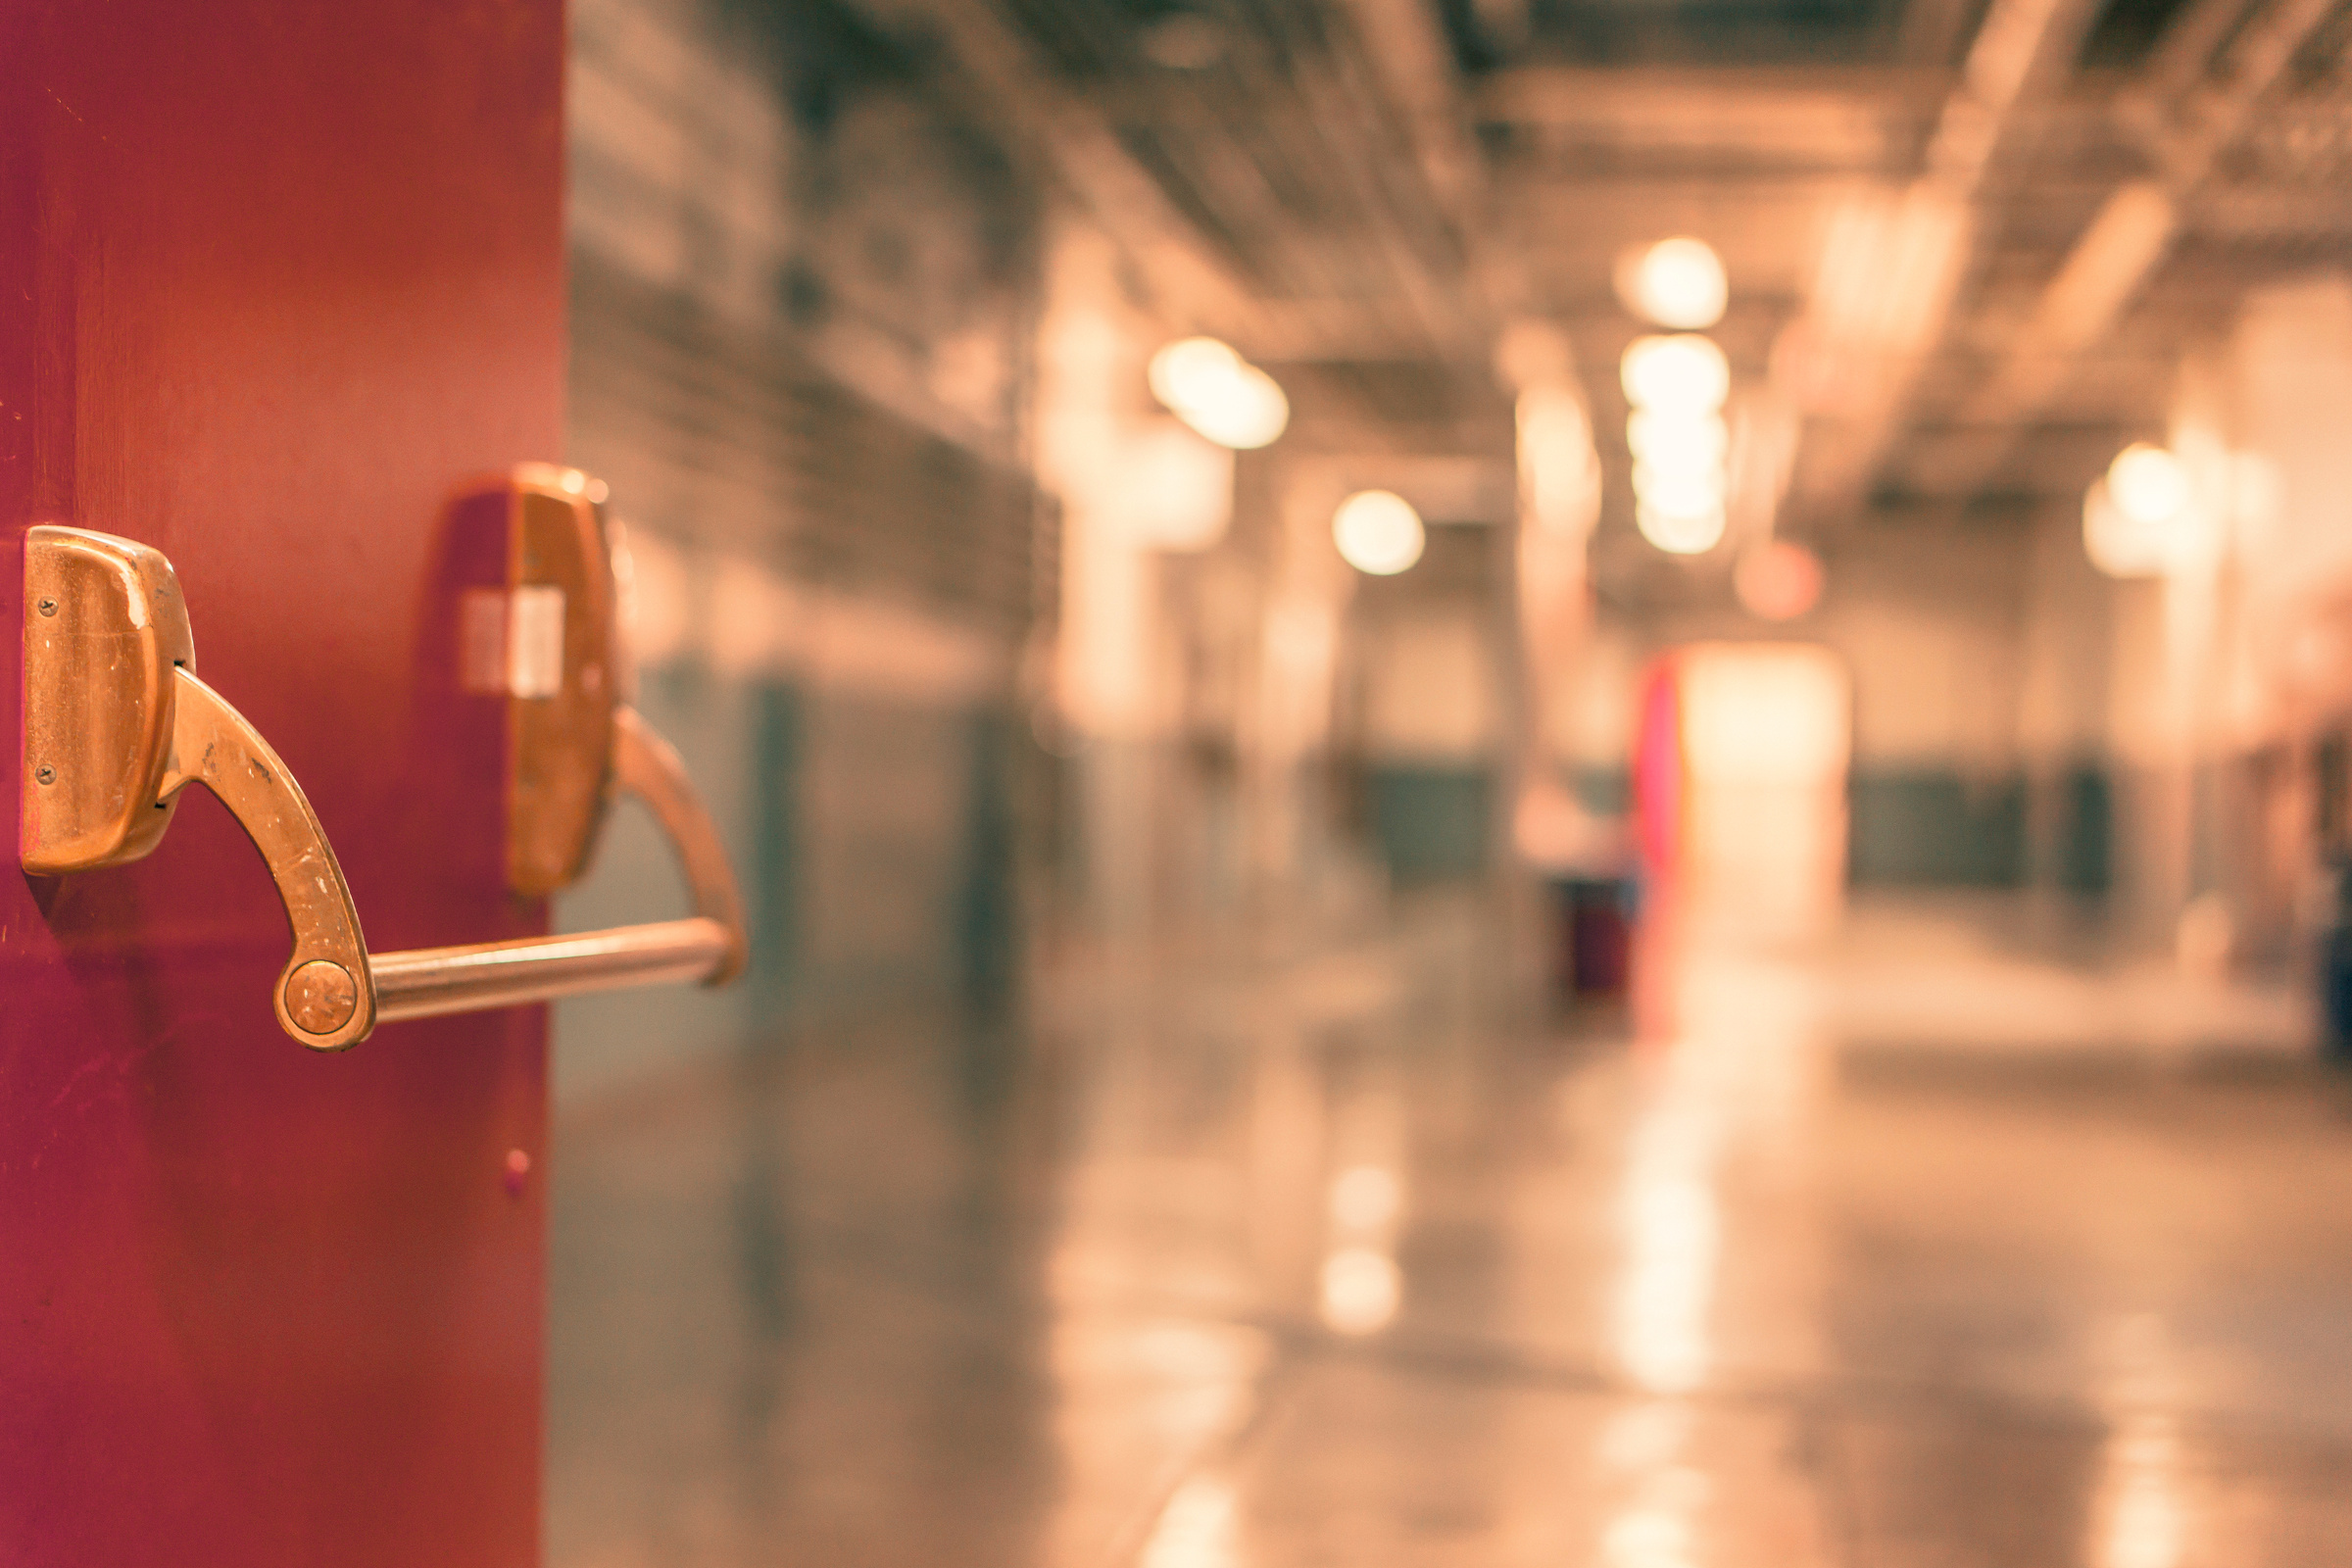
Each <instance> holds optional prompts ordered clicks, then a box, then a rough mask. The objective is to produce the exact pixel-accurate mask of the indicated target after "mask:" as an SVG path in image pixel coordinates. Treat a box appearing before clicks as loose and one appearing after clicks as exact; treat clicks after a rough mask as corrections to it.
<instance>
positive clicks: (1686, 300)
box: [1617, 235, 1731, 331]
mask: <svg viewBox="0 0 2352 1568" xmlns="http://www.w3.org/2000/svg"><path fill="white" fill-rule="evenodd" d="M1617 291H1618V294H1619V295H1620V296H1621V297H1622V298H1623V299H1624V301H1625V303H1626V305H1627V307H1628V308H1629V309H1631V310H1632V311H1633V312H1634V314H1635V315H1637V316H1640V317H1641V318H1642V319H1644V320H1648V321H1654V322H1655V323H1657V324H1658V325H1659V326H1672V327H1679V328H1681V329H1683V330H1684V331H1691V330H1694V329H1696V328H1699V327H1705V326H1713V325H1714V324H1715V323H1716V322H1717V321H1720V320H1722V319H1723V312H1724V308H1725V306H1727V305H1728V304H1730V303H1731V283H1730V280H1729V279H1727V278H1726V277H1725V276H1724V273H1723V259H1722V258H1721V257H1719V256H1717V255H1716V254H1715V248H1714V247H1713V246H1711V245H1709V244H1708V243H1707V242H1706V241H1705V240H1703V239H1692V238H1691V237H1690V236H1689V235H1683V236H1680V237H1678V238H1675V239H1662V240H1660V241H1658V242H1657V243H1656V244H1655V245H1652V246H1650V247H1648V248H1647V249H1645V250H1641V251H1637V252H1635V253H1633V255H1632V257H1631V258H1630V261H1629V263H1628V264H1627V265H1623V266H1621V267H1620V268H1619V270H1618V290H1617Z"/></svg>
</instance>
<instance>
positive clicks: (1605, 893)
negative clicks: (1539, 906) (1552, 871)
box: [1551, 876, 1634, 1002]
mask: <svg viewBox="0 0 2352 1568" xmlns="http://www.w3.org/2000/svg"><path fill="white" fill-rule="evenodd" d="M1551 888H1552V898H1553V901H1554V904H1555V907H1557V909H1558V910H1559V916H1560V922H1559V936H1560V943H1559V949H1558V957H1557V963H1556V966H1555V969H1554V975H1553V980H1554V985H1555V986H1556V988H1557V993H1558V995H1559V998H1560V1000H1561V1001H1562V1002H1594V1001H1601V1000H1605V999H1607V998H1611V997H1620V996H1623V995H1624V994H1625V985H1626V977H1627V973H1628V970H1629V968H1630V960H1631V956H1632V952H1633V929H1634V884H1633V880H1632V879H1631V878H1630V877H1621V876H1578V877H1562V878H1559V879H1557V880H1555V881H1554V882H1553V883H1552V885H1551Z"/></svg>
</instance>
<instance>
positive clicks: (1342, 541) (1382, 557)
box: [1331, 490, 1426, 577]
mask: <svg viewBox="0 0 2352 1568" xmlns="http://www.w3.org/2000/svg"><path fill="white" fill-rule="evenodd" d="M1331 537H1332V539H1333V542H1335V543H1336V544H1338V546H1339V547H1340V559H1341V560H1343V561H1345V562H1347V563H1348V564H1349V565H1350V566H1353V567H1354V568H1355V569H1356V570H1358V571H1361V572H1367V573H1369V574H1370V575H1372V576H1375V577H1393V576H1395V575H1396V574H1397V572H1400V571H1403V570H1404V569H1406V568H1407V567H1409V566H1410V565H1412V564H1413V563H1414V562H1416V561H1419V560H1420V559H1421V547H1422V545H1423V543H1424V542H1425V539H1426V534H1425V532H1424V530H1423V529H1422V526H1421V514H1419V513H1418V512H1415V511H1414V510H1413V504H1412V503H1411V502H1409V501H1407V500H1405V499H1404V497H1402V496H1400V495H1398V494H1397V493H1396V492H1395V491H1393V490H1359V491H1357V492H1356V493H1355V494H1354V495H1351V496H1349V497H1348V499H1347V500H1345V501H1343V502H1341V503H1340V510H1339V511H1338V512H1336V513H1334V514H1333V515H1332V518H1331Z"/></svg>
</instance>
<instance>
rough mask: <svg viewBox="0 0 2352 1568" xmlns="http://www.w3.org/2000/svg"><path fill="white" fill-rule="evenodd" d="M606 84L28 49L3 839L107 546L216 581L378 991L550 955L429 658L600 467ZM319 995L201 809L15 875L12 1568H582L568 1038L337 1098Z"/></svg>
mask: <svg viewBox="0 0 2352 1568" xmlns="http://www.w3.org/2000/svg"><path fill="white" fill-rule="evenodd" d="M562 56H563V18H562V15H561V12H560V9H559V7H558V6H557V5H556V4H555V3H553V0H540V3H518V0H446V3H440V4H428V3H422V0H404V3H401V4H355V3H351V0H138V3H125V0H111V3H110V0H9V3H7V4H0V733H5V734H6V735H7V736H8V737H9V738H10V745H11V748H12V749H11V752H10V759H11V760H10V765H7V766H0V823H5V824H7V825H9V826H10V827H11V828H12V829H13V825H14V824H15V823H16V821H17V819H18V810H19V805H18V800H17V793H18V789H19V783H18V769H17V767H16V765H15V763H14V751H13V747H14V744H15V738H16V737H17V736H18V735H19V733H20V727H21V711H20V709H21V704H20V684H21V674H20V659H21V652H20V651H21V634H20V627H21V624H22V619H21V617H22V615H23V613H24V607H23V605H22V604H20V603H19V601H20V599H21V598H22V592H21V584H22V580H23V577H22V571H21V567H20V564H19V559H18V558H19V553H20V550H21V545H22V540H23V536H24V533H25V528H26V527H27V526H29V525H31V524H34V523H40V522H62V523H72V524H76V525H79V526H82V527H87V528H95V529H99V530H103V531H105V532H109V533H116V534H123V535H127V536H129V537H131V538H133V539H137V540H141V541H144V542H147V543H150V544H153V545H156V546H158V547H160V548H161V549H162V550H163V551H164V552H165V553H166V554H167V555H169V556H170V557H171V559H172V564H174V565H175V566H176V567H177V570H178V575H179V582H180V585H181V587H182V588H183V589H184V591H185V599H186V603H187V605H188V608H189V612H190V617H191V620H192V622H193V627H194V633H195V643H196V649H197V654H198V657H199V659H200V661H201V668H202V670H203V674H204V678H205V679H206V680H207V681H208V682H209V683H210V684H211V685H213V686H214V687H216V688H217V689H219V690H220V691H221V693H222V694H223V695H224V696H226V697H227V698H228V699H229V700H230V701H231V702H233V703H234V704H235V705H236V706H237V707H238V708H239V709H241V710H242V711H243V712H244V713H245V714H246V715H247V716H248V717H249V718H251V719H252V720H253V721H254V722H255V724H256V726H257V727H258V728H259V729H260V730H261V732H262V733H263V734H264V735H266V736H267V737H269V739H270V742H271V743H272V744H273V745H274V746H275V747H276V749H277V751H278V753H279V754H280V755H281V756H282V757H283V759H284V760H285V761H286V763H287V765H288V766H289V767H290V768H291V769H292V771H293V772H294V773H295V775H296V776H297V777H298V778H299V779H300V781H301V783H302V785H303V787H304V788H305V789H306V790H307V791H308V793H309V796H310V799H311V802H312V804H313V805H314V806H315V807H316V808H317V810H318V814H319V818H320V820H321V822H322V824H323V826H324V828H325V830H326V833H327V836H328V838H329V839H330V841H331V842H332V844H333V845H334V847H335V850H336V852H337V853H338V855H339V856H340V858H341V860H342V864H343V869H344V871H345V873H346V874H347V876H348V878H349V880H350V883H351V888H352V892H353V894H354V896H355V898H356V902H357V905H358V907H359V908H360V910H361V911H362V916H363V918H364V920H365V922H366V927H367V935H368V941H369V944H370V946H371V947H374V948H377V949H388V948H403V947H412V946H429V945H436V944H447V943H459V942H470V941H482V940H489V939H493V938H501V937H513V936H520V935H524V934H528V933H531V932H535V931H537V930H540V929H542V928H543V927H542V919H543V911H542V909H541V908H540V907H538V906H537V905H536V904H530V903H525V902H522V901H518V900H515V899H513V898H511V897H510V896H508V895H507V894H506V893H505V892H504V891H503V887H502V881H501V876H500V856H499V835H500V833H501V831H502V814H501V813H502V779H501V766H502V758H501V754H500V753H499V751H498V737H497V731H496V727H495V726H487V727H486V726H483V725H480V724H474V725H471V726H466V725H459V724H452V723H450V722H447V719H448V717H449V714H448V711H447V710H446V708H445V706H444V705H443V704H441V703H440V702H439V700H438V699H437V697H436V696H435V695H434V693H433V691H432V690H430V689H428V684H427V683H426V682H425V681H424V680H423V679H422V677H420V675H419V671H420V670H421V669H423V668H424V667H425V665H426V664H427V663H428V662H429V660H428V658H427V655H428V653H429V652H431V650H428V649H427V648H426V646H425V640H424V639H423V638H421V637H420V633H419V628H420V627H425V626H428V625H444V626H445V625H446V624H447V620H448V617H447V607H446V606H445V605H442V604H440V603H438V602H437V596H438V595H439V594H440V593H441V591H442V590H441V589H440V588H439V587H438V586H437V584H436V582H435V580H434V573H435V572H436V571H437V570H439V569H440V568H439V567H437V566H436V565H435V564H434V563H435V561H436V560H437V559H440V557H439V556H438V555H437V552H442V551H444V545H445V542H444V541H441V540H439V539H437V537H436V533H437V530H438V529H439V528H440V527H441V526H442V523H443V516H442V511H443V507H444V504H445V503H446V501H447V500H448V498H449V496H450V495H451V494H452V492H453V491H454V490H456V489H457V487H458V486H459V485H460V484H462V483H463V482H465V481H466V480H468V479H470V478H472V477H474V476H477V475H480V474H483V473H487V472H492V471H497V470H503V469H506V468H508V467H510V466H512V465H514V464H515V463H517V462H520V461H524V460H533V459H538V460H552V459H554V458H556V457H557V456H559V455H560V453H561V449H562V442H561V437H562V408H561V394H562V381H563V356H564V318H563V270H562V269H563V244H562V227H561V218H560V206H559V192H560V188H561V178H562V153H563V115H562V65H563V60H562ZM286 951H287V928H286V921H285V916H284V915H283V913H281V911H280V907H279V904H278V900H277V897H276V894H275V893H274V891H273V889H272V887H271V884H270V878H269V875H268V873H267V872H266V870H265V869H264V867H263V864H262V862H261V860H260V858H258V857H257V856H256V854H255V852H254V850H253V848H252V846H251V845H249V844H248V843H247V841H246V839H245V837H244V836H243V834H242V833H241V832H240V831H239V830H238V828H237V827H236V826H235V824H234V823H233V822H232V821H231V819H230V818H229V816H228V814H227V813H226V811H224V810H223V809H221V806H220V805H219V804H218V803H217V802H216V801H214V800H213V799H212V798H211V797H210V796H208V795H205V794H203V793H202V792H201V791H190V792H189V793H188V795H187V796H186V797H185V798H184V799H183V801H182V803H181V806H180V809H179V811H178V815H177V817H176V820H175V821H174V824H173V825H172V829H171V832H170V833H169V835H168V836H167V838H166V839H165V841H164V842H163V844H162V846H161V848H159V849H158V850H157V851H156V852H155V854H154V855H153V856H152V857H150V858H147V859H146V860H144V861H141V862H140V863H138V864H135V865H131V866H127V867H123V868H119V869H110V870H104V871H95V872H89V873H85V874H80V875H76V876H73V877H71V878H67V879H64V880H62V881H44V880H40V879H35V878H29V877H26V876H25V875H24V874H22V872H21V871H20V870H19V869H18V868H17V867H16V866H14V865H13V864H12V865H11V866H10V868H9V869H8V871H7V872H6V873H5V874H0V1562H5V1563H9V1564H17V1563H26V1564H35V1563H38V1564H47V1563H63V1564H85V1563H86V1564H139V1565H148V1564H160V1563H172V1564H177V1565H197V1564H212V1563H220V1564H232V1563H233V1564H236V1565H238V1568H259V1565H267V1564H294V1563H303V1564H336V1565H347V1564H348V1565H358V1564H371V1563H384V1564H392V1563H398V1564H401V1565H402V1568H424V1565H433V1568H445V1565H456V1564H473V1563H499V1564H508V1565H518V1564H526V1563H529V1562H531V1561H533V1560H534V1559H535V1556H536V1549H537V1547H536V1543H537V1529H538V1472H539V1411H540V1390H539V1367H540V1334H541V1327H540V1325H541V1317H542V1313H541V1289H542V1283H541V1282H542V1240H541V1238H542V1229H543V1205H542V1201H541V1191H542V1189H541V1185H540V1176H541V1175H542V1174H543V1171H544V1160H543V1158H542V1151H543V1138H544V1132H545V1112H544V1097H543V1071H542V1069H543V1060H544V1052H545V1020H544V1012H543V1009H541V1008H537V1007H529V1008H509V1009H507V1010H504V1011H496V1012H486V1013H477V1014H470V1015H461V1016H455V1017H447V1018H437V1019H431V1020H425V1021H417V1022H406V1023H398V1024H388V1025H386V1026H384V1027H383V1028H381V1029H379V1030H378V1031H377V1032H376V1034H375V1035H374V1037H373V1038H372V1039H370V1040H368V1042H367V1043H365V1044H364V1045H362V1046H360V1047H359V1048H358V1049H357V1050H355V1051H352V1052H350V1053H349V1054H342V1055H317V1054H311V1053H309V1052H306V1051H304V1050H303V1049H301V1048H300V1047H299V1046H297V1045H295V1044H294V1043H293V1042H292V1041H290V1040H289V1039H288V1038H287V1037H286V1035H285V1034H284V1033H282V1032H281V1031H280V1029H279V1027H278V1025H277V1023H276V1021H275V1019H274V1018H273V1016H272V1013H271V1006H270V996H271V986H272V983H273V980H274V977H275V975H276V973H277V970H278V967H279V965H280V964H281V963H283V962H284V961H285V956H286ZM515 1152H520V1155H521V1158H515ZM525 1160H527V1161H528V1172H527V1175H526V1174H521V1172H522V1169H523V1164H524V1161H525Z"/></svg>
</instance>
